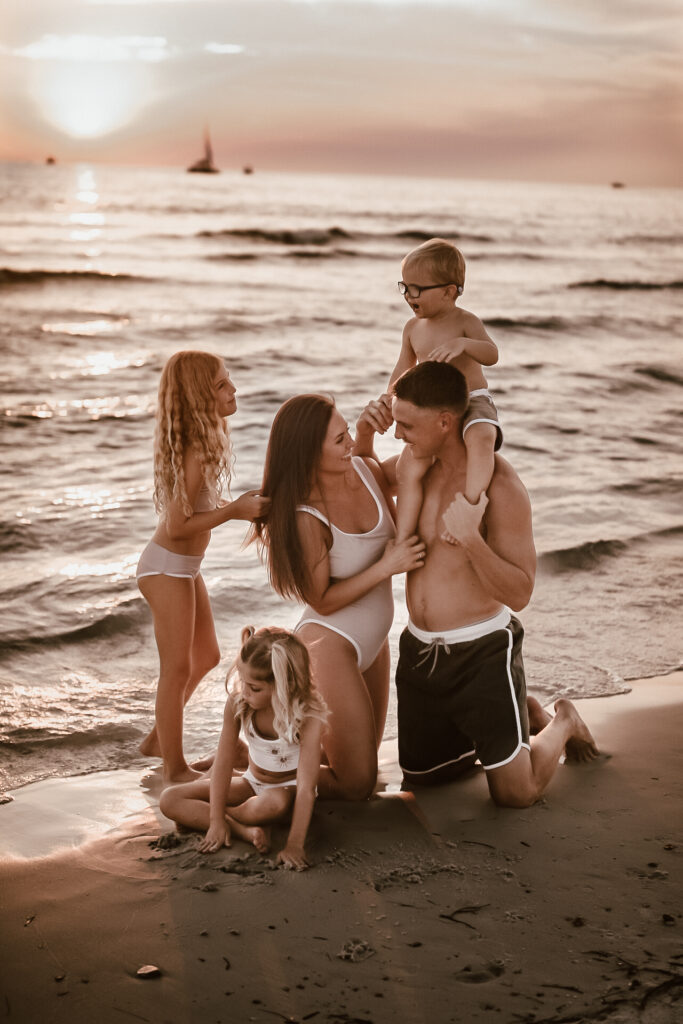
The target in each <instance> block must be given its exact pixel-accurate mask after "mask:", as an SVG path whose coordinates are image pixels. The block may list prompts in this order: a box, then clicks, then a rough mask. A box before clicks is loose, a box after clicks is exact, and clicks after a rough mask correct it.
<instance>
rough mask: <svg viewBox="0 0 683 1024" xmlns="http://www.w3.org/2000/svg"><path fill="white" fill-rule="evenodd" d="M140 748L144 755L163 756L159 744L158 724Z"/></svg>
mask: <svg viewBox="0 0 683 1024" xmlns="http://www.w3.org/2000/svg"><path fill="white" fill-rule="evenodd" d="M138 750H139V751H140V753H141V754H142V756H143V757H161V747H160V746H159V739H158V737H157V727H156V725H155V726H154V728H153V729H152V731H151V732H149V733H147V735H146V736H145V738H144V740H143V741H142V743H141V744H140V746H139V747H138Z"/></svg>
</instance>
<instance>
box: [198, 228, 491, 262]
mask: <svg viewBox="0 0 683 1024" xmlns="http://www.w3.org/2000/svg"><path fill="white" fill-rule="evenodd" d="M436 234H438V232H434V231H422V230H419V229H413V228H406V229H404V230H399V231H388V232H387V231H346V230H345V229H344V228H340V227H330V228H296V229H292V228H271V229H267V228H221V229H218V230H204V231H198V232H197V235H196V237H197V238H235V239H241V240H243V241H248V242H274V243H276V244H277V245H289V246H300V245H308V246H321V247H322V246H327V245H331V244H333V243H336V242H339V241H340V240H344V241H354V242H373V241H389V240H395V241H401V242H417V243H420V242H426V241H428V240H429V239H430V238H434V237H435V235H436ZM450 237H451V238H454V239H455V240H456V241H458V242H493V241H494V239H493V238H492V237H491V236H490V235H478V234H467V235H451V236H450ZM351 255H355V254H354V253H352V254H351Z"/></svg>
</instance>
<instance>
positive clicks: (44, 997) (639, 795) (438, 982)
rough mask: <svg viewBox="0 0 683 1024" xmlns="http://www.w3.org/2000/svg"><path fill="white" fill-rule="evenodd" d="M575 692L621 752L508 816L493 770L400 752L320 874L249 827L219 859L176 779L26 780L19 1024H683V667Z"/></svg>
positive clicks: (2, 837)
mask: <svg viewBox="0 0 683 1024" xmlns="http://www.w3.org/2000/svg"><path fill="white" fill-rule="evenodd" d="M577 706H578V707H579V708H580V711H581V714H582V715H583V716H584V718H585V719H586V721H587V722H588V724H589V726H590V728H591V730H592V731H593V734H594V736H595V738H596V740H597V742H598V745H599V746H600V748H601V749H602V750H603V751H604V752H605V754H608V755H610V756H608V757H607V756H605V757H601V758H600V759H599V760H598V761H596V762H593V763H591V764H588V765H580V766H578V765H569V764H566V765H562V766H560V768H559V769H558V772H557V775H556V777H555V779H554V780H553V782H552V784H551V786H550V788H549V790H548V793H547V795H546V797H545V798H544V800H542V801H541V802H540V803H538V804H536V805H535V806H534V807H532V808H530V809H528V810H523V811H519V810H502V809H500V808H497V807H495V805H494V804H493V803H492V802H491V801H490V799H489V798H488V791H487V787H486V782H485V779H484V776H483V773H482V772H481V771H475V772H473V773H472V774H471V775H470V776H469V777H467V778H466V779H463V780H461V781H460V782H458V783H453V784H451V785H448V786H443V787H439V788H438V789H424V790H420V791H416V793H415V794H407V793H406V794H401V793H400V792H398V782H399V773H398V768H397V765H396V762H395V750H394V747H393V745H386V746H385V747H383V750H382V762H383V763H382V771H381V779H380V789H381V790H383V791H382V792H381V793H378V795H377V796H376V797H375V798H374V799H372V800H371V801H369V802H367V803H363V804H354V805H350V804H340V803H332V802H322V801H321V802H319V803H318V804H317V806H316V810H315V813H314V819H313V823H312V827H311V832H310V837H309V844H308V850H309V854H310V857H311V860H312V861H313V862H314V867H313V868H312V869H311V870H310V871H307V872H304V873H301V874H297V873H291V872H286V871H284V870H283V869H276V868H275V867H274V863H273V860H272V859H271V858H263V857H261V856H259V855H258V854H257V853H256V852H255V851H253V849H250V848H249V847H247V846H246V844H244V843H242V842H240V841H237V840H236V841H235V842H234V844H233V846H232V847H231V848H230V849H226V850H224V851H222V852H221V853H219V854H216V855H213V856H204V855H202V854H200V853H199V852H198V851H197V850H196V836H195V835H192V834H185V835H182V836H178V835H177V834H175V833H174V832H173V828H172V825H171V823H170V822H167V821H166V820H165V819H164V818H163V816H161V815H160V814H159V811H158V808H157V807H156V796H157V792H158V774H157V773H155V772H152V773H147V774H146V775H145V776H144V777H143V778H142V779H141V777H140V773H137V772H108V773H100V774H98V775H89V776H82V777H79V778H72V779H66V780H51V781H50V782H46V783H39V784H37V785H35V786H30V787H26V788H25V789H23V790H16V791H15V792H14V793H13V794H12V795H13V796H14V797H15V799H14V801H13V802H12V803H9V804H7V805H4V806H1V807H0V826H1V828H0V855H2V860H1V861H0V911H1V915H2V926H1V929H0V964H1V965H2V966H1V968H0V970H1V973H2V993H1V994H0V1017H2V1018H3V1019H6V1020H9V1021H21V1022H22V1024H24V1022H33V1021H41V1022H42V1021H54V1022H61V1021H65V1022H66V1021H69V1022H77V1024H78V1022H84V1024H85V1022H88V1024H89V1022H91V1021H97V1022H99V1024H102V1022H103V1024H108V1022H110V1021H111V1022H115V1021H116V1022H123V1021H126V1020H129V1021H150V1022H154V1024H161V1022H173V1024H186V1022H187V1024H190V1022H193V1024H194V1022H199V1021H201V1022H205V1021H206V1022H220V1021H223V1022H226V1024H227V1022H230V1024H242V1022H248V1021H254V1022H257V1024H261V1022H263V1024H266V1022H273V1021H277V1020H280V1021H289V1022H294V1021H297V1022H304V1021H306V1022H308V1021H312V1022H314V1024H328V1022H330V1024H332V1022H334V1024H366V1022H372V1024H385V1022H387V1024H389V1022H390V1024H404V1022H405V1024H446V1022H451V1021H452V1022H454V1024H455V1022H458V1024H464V1022H468V1024H469V1022H481V1024H488V1022H491V1021H494V1022H501V1024H507V1022H510V1024H512V1022H529V1024H532V1022H533V1024H542V1022H547V1024H550V1022H553V1024H560V1022H562V1024H570V1022H576V1024H579V1022H588V1021H601V1022H602V1021H607V1022H610V1024H632V1022H641V1021H642V1022H645V1024H674V1022H679V1021H681V1020H682V1019H683V943H682V942H681V937H682V931H683V908H682V907H681V893H682V892H683V887H682V884H681V883H682V882H683V863H682V854H683V837H682V836H681V821H683V813H682V810H683V788H682V786H681V778H682V777H683V774H682V771H681V769H682V767H683V765H682V761H683V755H682V754H681V743H680V736H681V734H682V733H683V672H677V673H674V674H672V675H670V676H666V677H662V678H659V679H656V680H655V679H649V680H645V681H641V682H637V683H635V684H633V690H632V692H631V693H629V694H626V695H621V696H617V697H606V698H598V699H595V700H583V701H578V702H577ZM284 838H285V831H284V830H283V829H277V830H275V832H274V848H275V849H278V848H280V846H281V845H283V843H284ZM65 846H66V847H68V848H66V849H65ZM143 965H152V966H155V967H157V968H158V970H159V974H158V975H156V976H151V977H146V978H141V977H138V976H137V973H136V972H137V971H138V969H139V968H140V967H142V966H143Z"/></svg>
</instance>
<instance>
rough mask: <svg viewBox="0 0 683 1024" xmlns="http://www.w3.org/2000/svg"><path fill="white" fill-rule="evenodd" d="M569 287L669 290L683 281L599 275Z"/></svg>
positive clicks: (675, 287)
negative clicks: (629, 278)
mask: <svg viewBox="0 0 683 1024" xmlns="http://www.w3.org/2000/svg"><path fill="white" fill-rule="evenodd" d="M567 287H568V288H607V289H611V290H613V291H641V292H650V291H667V290H669V289H677V288H683V281H678V280H674V281H621V280H616V281H615V280H612V281H611V280H609V279H608V278H605V277H597V278H595V279H594V280H592V281H574V282H572V283H571V284H568V285H567Z"/></svg>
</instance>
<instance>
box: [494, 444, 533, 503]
mask: <svg viewBox="0 0 683 1024" xmlns="http://www.w3.org/2000/svg"><path fill="white" fill-rule="evenodd" d="M487 494H488V497H489V501H490V502H495V503H497V502H500V501H506V502H509V501H513V500H517V501H523V502H525V503H526V504H529V493H528V491H527V489H526V487H525V486H524V484H523V483H522V480H521V477H520V476H519V474H518V473H517V471H516V470H515V469H513V468H512V466H511V465H510V463H509V462H508V461H507V459H506V458H504V457H503V456H502V455H499V454H496V456H495V467H494V471H493V478H492V480H491V483H490V484H489V488H488V491H487Z"/></svg>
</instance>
